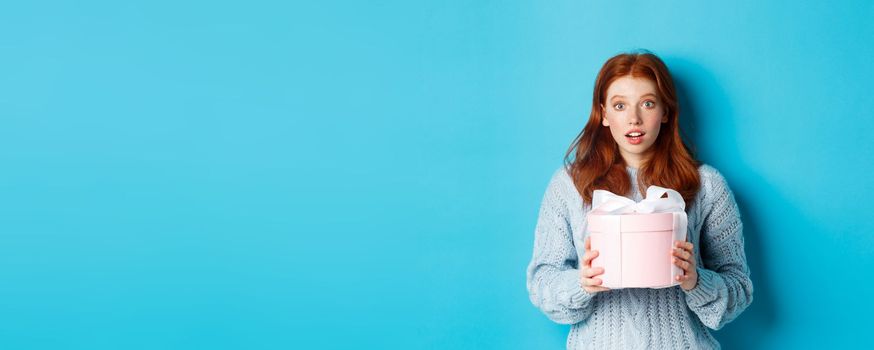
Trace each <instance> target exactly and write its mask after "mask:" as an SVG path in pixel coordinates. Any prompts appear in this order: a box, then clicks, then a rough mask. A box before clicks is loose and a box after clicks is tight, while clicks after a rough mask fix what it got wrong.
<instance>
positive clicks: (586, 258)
mask: <svg viewBox="0 0 874 350" xmlns="http://www.w3.org/2000/svg"><path fill="white" fill-rule="evenodd" d="M598 254H600V253H598V251H597V250H586V253H585V254H583V266H586V267H591V266H592V259H595V258H597V257H598Z"/></svg>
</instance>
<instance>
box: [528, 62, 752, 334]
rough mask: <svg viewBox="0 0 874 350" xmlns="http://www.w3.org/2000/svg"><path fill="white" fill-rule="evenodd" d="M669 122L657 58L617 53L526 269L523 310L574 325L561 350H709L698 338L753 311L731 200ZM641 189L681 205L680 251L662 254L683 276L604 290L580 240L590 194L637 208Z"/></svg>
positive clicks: (600, 81)
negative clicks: (620, 198)
mask: <svg viewBox="0 0 874 350" xmlns="http://www.w3.org/2000/svg"><path fill="white" fill-rule="evenodd" d="M678 118H679V108H678V104H677V94H676V92H675V91H674V83H673V81H672V78H671V75H670V73H669V71H668V68H667V67H666V66H665V64H664V63H663V62H662V61H661V59H659V58H658V57H657V56H655V55H653V54H652V53H649V52H641V53H624V54H620V55H617V56H614V57H612V58H610V59H609V60H607V62H606V63H605V64H604V66H603V67H602V68H601V71H600V72H599V73H598V77H597V79H596V81H595V90H594V94H593V98H592V112H591V114H590V116H589V122H588V123H587V124H586V126H585V128H583V130H582V132H581V133H580V134H579V136H577V138H576V139H575V140H574V142H573V143H572V144H571V147H570V149H569V150H568V152H567V154H566V156H565V159H566V164H565V165H564V166H562V167H561V168H559V169H557V170H556V171H555V173H554V174H553V175H552V179H551V180H550V182H549V186H548V187H547V189H546V193H545V194H544V196H543V201H542V203H541V207H540V213H539V217H538V220H537V225H536V228H535V235H534V253H533V255H532V258H531V262H530V263H529V265H528V268H527V287H528V293H529V295H530V298H531V302H532V303H533V304H534V305H535V306H537V308H539V309H540V310H541V311H542V312H543V313H544V314H546V316H547V317H548V318H549V319H551V320H553V321H555V322H558V323H562V324H570V325H572V327H571V329H570V333H569V334H568V337H567V348H568V349H718V348H719V347H720V346H719V343H718V342H717V341H716V339H714V338H713V336H712V335H711V334H710V331H709V330H708V328H709V329H713V330H717V329H719V328H721V327H722V326H724V325H725V324H726V323H728V322H731V321H732V320H733V319H735V318H736V317H737V316H738V315H739V314H740V313H741V312H742V311H743V310H744V309H746V307H747V306H749V304H750V302H752V300H753V284H752V281H751V280H750V277H749V275H750V271H749V268H748V267H747V262H746V255H745V253H744V238H743V224H742V222H741V218H740V212H739V211H738V207H737V203H736V202H735V199H734V195H733V194H732V191H731V189H730V188H729V187H728V184H727V183H726V181H725V178H724V177H723V176H722V174H720V173H719V171H717V170H716V169H715V168H713V167H712V166H709V165H706V164H701V163H699V162H698V161H696V160H695V158H693V156H692V154H691V153H690V152H689V150H688V148H687V147H686V145H685V144H684V143H683V140H682V139H681V137H680V129H679V124H678ZM571 154H573V155H574V156H575V157H574V159H573V160H571V159H570V156H571ZM650 185H657V186H661V187H667V188H671V189H674V190H676V191H677V192H679V193H680V194H681V195H682V196H683V199H684V200H685V201H686V214H687V216H688V219H689V225H688V232H687V235H686V236H687V237H689V238H688V241H686V242H680V241H677V242H674V248H673V249H672V250H671V251H670V252H665V255H666V256H668V257H669V258H670V259H672V261H673V263H674V264H675V265H677V266H679V267H680V268H681V269H682V270H683V271H684V275H682V276H678V277H677V281H678V282H680V284H679V285H677V286H673V287H669V288H661V289H650V288H625V289H616V290H611V289H608V288H605V287H602V286H601V283H602V281H601V279H600V278H599V276H600V275H601V274H603V273H604V269H603V268H601V267H592V259H594V258H596V257H597V256H598V251H595V250H591V249H590V244H589V238H588V237H587V235H586V214H587V213H588V212H589V210H591V205H592V192H593V191H594V190H596V189H604V190H608V191H610V192H613V193H616V194H621V195H625V196H627V197H629V198H631V199H634V200H635V201H640V200H642V199H643V198H642V193H646V188H647V187H648V186H650Z"/></svg>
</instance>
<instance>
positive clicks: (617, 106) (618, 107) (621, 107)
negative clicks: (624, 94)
mask: <svg viewBox="0 0 874 350" xmlns="http://www.w3.org/2000/svg"><path fill="white" fill-rule="evenodd" d="M613 108H615V109H616V110H617V111H621V110H623V109H625V104H624V103H622V102H620V103H617V104H615V105H613Z"/></svg>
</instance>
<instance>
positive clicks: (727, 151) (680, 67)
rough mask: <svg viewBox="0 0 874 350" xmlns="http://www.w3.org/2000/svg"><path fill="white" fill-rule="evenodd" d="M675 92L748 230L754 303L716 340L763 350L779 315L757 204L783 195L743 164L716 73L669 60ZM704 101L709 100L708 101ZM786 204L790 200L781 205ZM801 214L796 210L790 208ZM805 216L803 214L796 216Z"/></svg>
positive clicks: (696, 146) (698, 145)
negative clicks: (729, 188) (761, 200)
mask: <svg viewBox="0 0 874 350" xmlns="http://www.w3.org/2000/svg"><path fill="white" fill-rule="evenodd" d="M665 61H666V64H667V65H668V67H670V70H671V74H672V75H673V77H674V82H675V84H676V88H677V94H678V98H679V102H680V127H681V130H682V132H684V136H685V137H686V138H687V140H688V141H689V142H691V145H692V148H693V151H694V152H695V156H696V157H697V158H698V159H699V160H700V161H702V162H704V163H708V164H711V165H713V166H714V167H716V168H717V169H719V170H720V172H722V174H723V175H724V176H725V177H726V180H727V181H728V183H729V186H730V187H731V189H732V191H733V192H734V196H735V199H736V200H737V203H738V207H739V208H740V211H741V218H742V220H743V227H744V231H743V234H744V240H745V244H744V247H745V252H746V255H747V263H748V265H749V267H750V271H751V278H752V280H753V302H752V304H751V305H750V306H749V307H748V308H747V309H746V310H745V311H744V312H743V313H742V314H741V315H740V316H739V317H738V318H736V319H735V320H734V321H733V322H731V323H729V324H727V325H725V326H724V327H723V328H722V329H720V330H718V331H713V335H714V336H715V337H716V338H717V339H718V340H719V342H720V343H721V344H722V345H723V347H725V348H726V349H755V348H763V347H764V346H765V345H764V344H761V339H764V338H766V336H767V334H770V333H771V332H772V331H773V329H774V328H775V327H776V325H777V323H778V322H779V321H780V320H779V317H778V315H779V310H778V309H777V306H778V305H777V303H776V302H775V301H776V300H775V298H774V295H772V294H771V293H772V291H773V289H772V288H771V286H770V284H771V283H772V279H771V278H769V277H770V276H768V274H767V271H769V270H768V269H767V267H766V265H765V264H766V263H767V262H766V260H765V259H764V256H766V254H767V252H768V247H767V246H765V245H764V244H763V239H762V237H763V235H765V234H767V232H766V228H767V227H768V225H767V224H766V222H765V220H764V219H765V218H764V217H763V215H762V213H763V212H764V211H763V210H764V208H761V207H760V204H759V201H756V200H754V198H769V202H772V203H773V202H774V201H778V200H777V199H776V198H780V197H781V195H780V194H779V193H778V192H777V191H775V190H774V187H773V186H771V185H770V184H769V183H768V182H767V181H766V179H764V178H762V177H760V176H759V174H758V172H757V171H755V169H752V168H751V167H750V166H749V165H747V164H746V163H745V162H744V159H742V155H741V152H740V150H738V148H737V144H736V143H735V142H733V141H734V140H733V138H734V136H735V135H737V134H738V132H737V126H736V125H735V120H736V119H737V116H736V115H734V111H733V110H732V103H731V102H732V101H731V99H730V98H729V96H728V95H727V94H726V93H725V91H724V90H723V89H722V87H721V85H720V84H719V83H718V82H717V81H716V79H715V78H714V77H713V75H712V74H710V73H709V72H708V71H707V70H706V69H704V68H703V67H701V66H700V65H698V64H696V63H694V62H691V61H688V60H685V59H683V58H676V57H670V58H667V57H666V58H665ZM705 96H706V98H705ZM781 202H787V201H785V200H784V201H781ZM791 211H797V208H791ZM796 217H803V215H800V214H799V215H796Z"/></svg>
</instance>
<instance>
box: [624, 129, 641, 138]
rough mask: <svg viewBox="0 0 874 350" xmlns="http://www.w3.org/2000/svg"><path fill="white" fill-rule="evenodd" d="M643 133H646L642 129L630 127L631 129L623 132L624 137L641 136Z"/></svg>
mask: <svg viewBox="0 0 874 350" xmlns="http://www.w3.org/2000/svg"><path fill="white" fill-rule="evenodd" d="M643 135H646V133H645V132H643V130H640V129H631V130H629V131H628V132H626V133H625V136H626V137H640V136H643Z"/></svg>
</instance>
